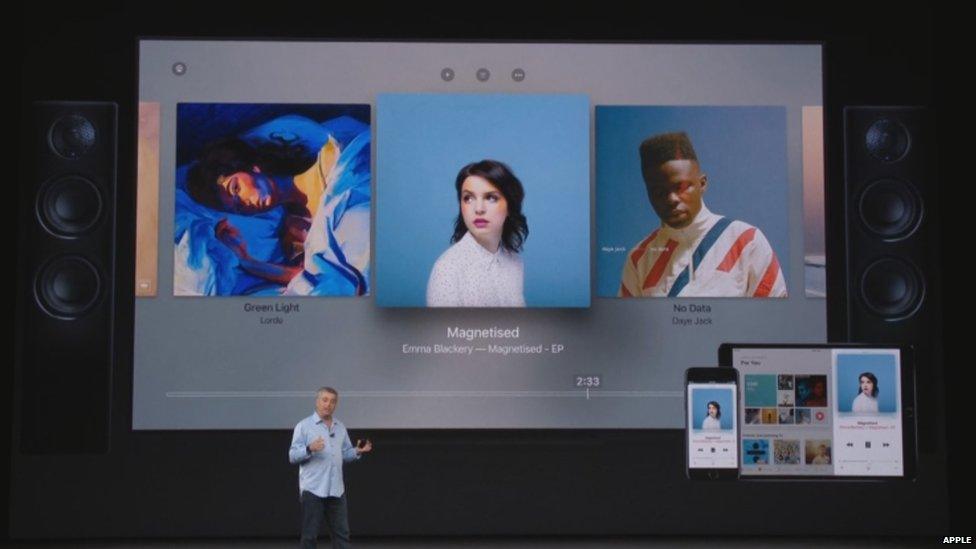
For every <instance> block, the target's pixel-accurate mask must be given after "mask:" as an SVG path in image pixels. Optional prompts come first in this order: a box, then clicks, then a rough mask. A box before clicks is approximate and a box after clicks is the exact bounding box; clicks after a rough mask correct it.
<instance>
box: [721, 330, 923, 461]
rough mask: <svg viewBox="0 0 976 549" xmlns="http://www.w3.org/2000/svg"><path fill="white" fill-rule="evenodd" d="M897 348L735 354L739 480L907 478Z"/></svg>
mask: <svg viewBox="0 0 976 549" xmlns="http://www.w3.org/2000/svg"><path fill="white" fill-rule="evenodd" d="M899 361H900V355H899V351H898V350H897V349H829V348H826V349H825V348H810V349H736V350H735V351H734V353H733V364H734V365H735V367H736V368H737V369H738V370H739V372H740V374H741V375H742V404H741V413H742V414H743V425H742V443H741V444H742V474H744V475H789V476H901V475H903V474H904V462H903V459H904V458H903V454H902V426H901V410H900V402H899V400H900V397H899V395H900V394H901V386H900V375H901V374H900V370H901V368H900V363H899Z"/></svg>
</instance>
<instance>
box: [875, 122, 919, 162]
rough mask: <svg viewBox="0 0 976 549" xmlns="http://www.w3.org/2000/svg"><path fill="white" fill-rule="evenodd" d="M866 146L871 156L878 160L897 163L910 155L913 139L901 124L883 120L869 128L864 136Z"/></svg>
mask: <svg viewBox="0 0 976 549" xmlns="http://www.w3.org/2000/svg"><path fill="white" fill-rule="evenodd" d="M864 145H865V146H866V147H867V149H868V152H869V153H871V156H873V157H875V158H877V159H878V160H881V161H882V162H897V161H899V160H901V159H902V158H903V157H904V156H905V155H906V154H907V153H908V149H909V147H910V146H911V138H910V136H909V133H908V130H907V129H905V126H904V125H902V124H901V123H900V122H898V121H895V120H892V119H890V118H882V119H880V120H877V121H876V122H874V123H873V124H871V126H870V127H869V128H868V131H867V132H866V133H865V135H864Z"/></svg>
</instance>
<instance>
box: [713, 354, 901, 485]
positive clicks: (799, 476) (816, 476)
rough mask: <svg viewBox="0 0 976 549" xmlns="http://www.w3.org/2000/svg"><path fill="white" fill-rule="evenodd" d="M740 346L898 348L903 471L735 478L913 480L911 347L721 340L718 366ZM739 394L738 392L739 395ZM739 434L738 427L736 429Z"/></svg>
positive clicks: (728, 361) (744, 476)
mask: <svg viewBox="0 0 976 549" xmlns="http://www.w3.org/2000/svg"><path fill="white" fill-rule="evenodd" d="M741 349H795V350H806V349H824V350H829V349H884V350H898V352H899V356H900V358H899V360H900V364H901V395H900V397H901V410H902V415H901V428H902V462H903V464H904V471H905V473H904V475H902V476H864V475H851V476H847V475H844V476H840V475H750V474H747V473H745V472H744V471H743V472H742V474H741V475H740V477H739V478H741V479H744V480H759V481H763V480H832V481H841V482H843V481H858V482H861V481H887V480H911V481H913V480H915V476H916V471H917V469H916V464H917V463H918V448H917V445H916V442H917V437H916V430H917V428H916V421H917V420H916V413H915V407H916V399H915V349H914V347H912V346H911V345H891V344H878V345H870V344H865V343H803V344H782V343H723V344H722V345H721V346H720V347H719V350H718V363H719V367H720V368H725V369H732V370H734V369H735V368H734V367H733V362H732V355H733V353H734V352H735V351H736V350H741ZM739 398H740V399H741V398H742V395H741V394H740V395H739ZM739 437H740V439H741V437H742V431H741V430H740V431H739ZM739 466H740V468H741V466H742V456H741V453H740V455H739Z"/></svg>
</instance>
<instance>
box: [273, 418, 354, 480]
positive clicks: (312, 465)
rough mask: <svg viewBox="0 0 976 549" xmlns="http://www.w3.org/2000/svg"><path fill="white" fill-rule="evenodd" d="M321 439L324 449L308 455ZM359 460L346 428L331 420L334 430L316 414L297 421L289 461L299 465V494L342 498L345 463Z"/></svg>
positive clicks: (289, 450) (336, 420) (289, 451)
mask: <svg viewBox="0 0 976 549" xmlns="http://www.w3.org/2000/svg"><path fill="white" fill-rule="evenodd" d="M319 437H322V439H323V440H324V441H325V448H323V449H321V450H319V451H318V452H312V453H309V451H308V448H307V447H308V446H311V445H312V442H314V441H315V439H317V438H319ZM357 459H359V454H357V453H356V447H355V446H353V444H352V441H351V440H350V439H349V432H348V431H346V426H345V425H343V424H342V422H341V421H339V420H338V419H335V418H333V419H332V427H331V428H329V426H328V425H327V424H326V423H325V421H324V420H323V419H322V418H321V417H319V415H318V414H317V413H313V414H312V415H310V416H308V417H307V418H305V419H303V420H301V421H299V422H298V425H296V426H295V432H294V434H293V435H292V437H291V448H289V449H288V461H290V462H292V463H295V464H299V468H298V493H299V494H301V493H302V492H303V491H305V490H308V491H309V492H311V493H313V494H315V495H316V496H318V497H320V498H326V497H340V496H342V494H343V493H345V491H346V487H345V484H343V482H342V463H343V462H345V461H354V460H357Z"/></svg>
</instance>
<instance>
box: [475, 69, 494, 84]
mask: <svg viewBox="0 0 976 549" xmlns="http://www.w3.org/2000/svg"><path fill="white" fill-rule="evenodd" d="M475 78H477V79H478V81H479V82H487V81H488V79H489V78H491V71H489V70H488V69H485V68H480V69H478V72H476V73H475Z"/></svg>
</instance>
